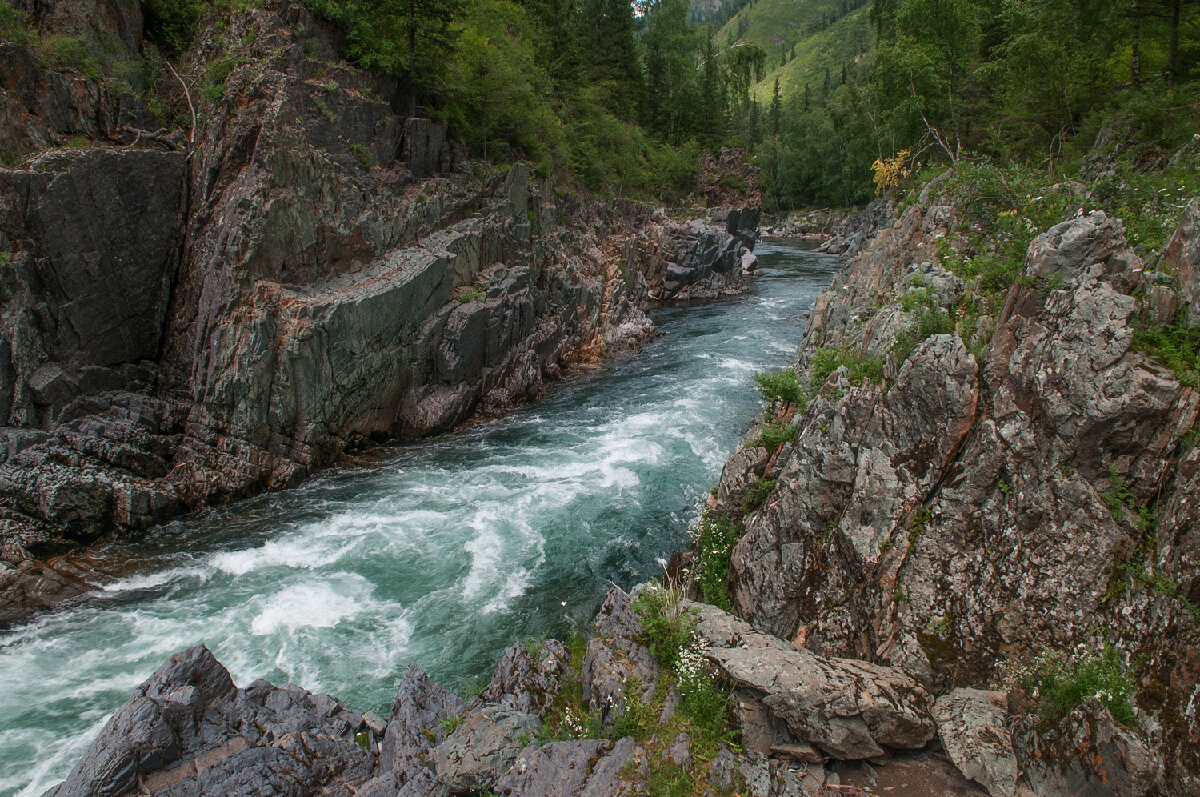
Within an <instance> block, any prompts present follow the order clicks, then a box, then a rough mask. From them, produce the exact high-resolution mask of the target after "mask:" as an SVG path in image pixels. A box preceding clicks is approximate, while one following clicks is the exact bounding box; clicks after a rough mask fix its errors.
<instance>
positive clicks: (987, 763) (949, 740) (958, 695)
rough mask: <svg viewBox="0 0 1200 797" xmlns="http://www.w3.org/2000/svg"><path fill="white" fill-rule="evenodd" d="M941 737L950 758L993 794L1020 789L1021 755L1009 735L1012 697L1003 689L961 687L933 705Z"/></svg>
mask: <svg viewBox="0 0 1200 797" xmlns="http://www.w3.org/2000/svg"><path fill="white" fill-rule="evenodd" d="M933 715H934V717H935V718H936V720H937V726H938V736H939V737H941V739H942V743H943V744H944V745H945V746H946V752H947V754H949V756H950V760H951V761H953V762H954V765H955V766H956V767H958V770H959V771H960V772H962V773H963V775H964V776H966V777H967V778H969V779H971V780H973V781H975V782H976V783H978V784H980V785H981V786H983V787H984V788H985V789H987V793H988V794H990V795H992V797H1013V795H1014V794H1016V792H1017V776H1018V775H1019V769H1018V766H1017V756H1016V754H1015V753H1014V752H1013V747H1012V739H1011V738H1010V736H1009V732H1008V725H1007V717H1008V698H1007V696H1006V695H1004V694H1002V693H1000V692H985V691H983V690H980V689H969V688H959V689H955V690H953V691H952V692H950V693H949V694H946V695H942V696H941V697H939V698H938V699H937V701H936V702H935V703H934V705H933Z"/></svg>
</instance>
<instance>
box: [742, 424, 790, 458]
mask: <svg viewBox="0 0 1200 797" xmlns="http://www.w3.org/2000/svg"><path fill="white" fill-rule="evenodd" d="M795 439H796V428H795V427H794V426H791V425H788V424H784V423H783V422H780V423H769V424H767V425H765V426H763V428H762V431H761V432H759V433H758V437H756V438H754V440H752V441H750V447H751V448H765V449H767V450H768V451H774V450H775V449H777V448H779V447H780V446H781V445H783V444H784V443H790V442H791V441H792V440H795Z"/></svg>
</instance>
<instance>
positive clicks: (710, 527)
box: [695, 482, 774, 611]
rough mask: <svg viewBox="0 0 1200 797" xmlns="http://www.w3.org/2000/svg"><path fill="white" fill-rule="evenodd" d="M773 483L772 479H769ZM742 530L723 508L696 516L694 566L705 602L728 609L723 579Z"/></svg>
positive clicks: (727, 590)
mask: <svg viewBox="0 0 1200 797" xmlns="http://www.w3.org/2000/svg"><path fill="white" fill-rule="evenodd" d="M772 486H774V482H772ZM741 533H742V530H741V529H740V528H738V525H737V524H736V523H734V522H733V521H732V520H731V519H730V518H729V516H728V515H727V514H725V513H724V512H705V513H704V515H703V516H702V517H701V518H700V527H699V530H698V532H697V538H696V548H697V550H698V551H699V554H700V560H699V562H698V563H697V567H696V573H695V578H696V585H697V586H698V587H699V588H700V593H701V594H702V595H703V596H704V601H705V602H706V603H711V604H712V605H713V606H716V607H717V608H720V609H724V610H725V611H730V610H731V608H732V604H731V603H730V600H729V589H728V585H727V581H728V578H729V562H730V559H731V558H732V556H733V546H734V544H735V543H736V542H737V540H738V537H739V536H741Z"/></svg>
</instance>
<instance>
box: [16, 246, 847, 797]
mask: <svg viewBox="0 0 1200 797" xmlns="http://www.w3.org/2000/svg"><path fill="white" fill-rule="evenodd" d="M757 253H758V255H759V257H760V265H761V268H762V276H760V277H759V278H757V279H755V280H753V281H752V282H751V286H752V292H751V293H750V294H749V295H748V296H746V297H742V298H739V299H734V300H729V301H722V302H716V303H713V304H709V305H703V306H693V307H686V308H682V307H681V308H670V309H665V310H661V311H659V312H657V313H656V314H655V322H656V323H657V324H658V326H659V328H660V329H661V330H662V331H663V332H664V333H666V334H665V336H664V337H662V338H660V339H658V340H656V341H655V342H653V343H652V344H650V345H649V346H647V347H646V348H645V349H644V350H643V351H642V352H641V353H640V354H638V355H637V356H635V357H631V358H627V359H622V360H619V361H617V362H614V363H611V364H609V365H607V366H605V367H601V368H599V369H597V370H595V371H592V372H590V373H588V374H587V375H585V376H582V377H578V378H574V379H570V380H567V381H566V382H564V383H562V384H560V385H558V386H556V387H555V389H554V390H553V391H552V392H551V394H550V395H549V396H548V397H547V398H546V399H544V400H542V401H540V402H538V403H537V404H534V405H532V406H529V407H526V408H524V409H522V410H520V411H518V412H516V413H514V414H512V415H510V416H508V417H505V418H503V419H501V420H497V421H492V422H487V423H482V424H479V425H476V426H474V427H472V428H470V429H467V430H465V431H462V432H459V433H455V434H451V435H447V436H444V437H441V438H438V439H436V440H433V441H429V442H425V443H422V444H420V445H418V446H414V447H411V448H399V449H395V450H391V451H388V452H386V453H385V455H384V456H383V457H382V458H381V459H380V460H379V463H378V464H377V465H375V466H373V467H366V468H356V469H347V470H339V471H334V472H330V473H327V474H325V475H323V476H321V477H319V478H316V479H314V480H312V481H311V482H309V483H308V484H306V485H305V486H303V487H300V488H298V489H294V490H288V491H284V492H279V493H274V494H271V495H266V496H262V497H260V498H257V499H254V500H250V501H247V502H244V503H241V504H238V505H235V506H232V507H228V508H223V509H219V510H213V511H208V512H205V513H203V514H201V515H200V516H197V517H192V518H188V519H186V520H183V521H179V522H176V523H172V524H170V525H168V526H165V527H163V528H162V529H160V530H159V531H158V532H156V533H155V534H153V535H152V536H151V537H150V538H149V539H147V540H143V541H142V542H141V543H139V544H136V545H128V546H122V547H121V548H120V549H114V550H113V551H111V552H109V554H110V556H109V558H112V559H115V560H119V561H121V562H122V568H123V571H124V572H126V573H128V575H126V576H124V577H123V578H122V579H120V580H118V581H116V582H113V583H110V584H108V585H107V586H106V587H105V588H104V589H103V591H101V592H99V593H97V594H95V595H93V596H91V597H89V598H88V599H87V600H86V601H85V602H84V603H83V604H82V605H77V606H73V607H71V608H69V609H66V610H64V611H61V612H58V613H55V614H50V615H47V616H44V617H40V618H39V619H37V620H36V621H35V622H32V623H30V624H28V625H26V626H22V627H20V628H17V629H15V630H13V631H10V632H7V633H4V634H0V685H2V688H0V795H13V794H19V795H22V797H24V796H25V795H40V794H41V793H42V792H43V791H44V790H45V789H46V788H47V787H49V786H51V785H53V784H54V783H55V782H57V781H59V780H61V779H62V778H63V777H64V776H65V775H66V773H67V772H68V771H69V769H70V767H71V766H72V764H73V763H74V761H75V760H76V759H78V758H79V756H80V755H81V754H82V753H83V751H84V750H85V749H86V747H87V745H88V743H90V741H91V739H92V738H94V736H95V735H96V734H97V733H98V732H99V731H100V728H101V727H102V726H103V724H104V722H105V721H106V719H107V717H108V715H109V714H110V713H111V712H112V711H113V710H114V709H115V708H117V707H118V706H119V705H121V703H123V702H124V701H125V700H126V699H127V698H128V696H129V693H130V691H131V690H132V689H133V688H134V687H136V686H137V685H138V684H139V683H140V682H141V681H143V680H144V679H145V678H146V677H147V676H148V675H149V674H150V673H151V672H153V670H154V669H155V668H156V667H157V666H158V665H159V664H161V663H162V662H163V661H164V660H165V659H166V658H167V657H168V656H170V655H171V654H172V653H174V652H176V651H178V650H180V649H182V648H184V647H186V646H188V645H192V644H195V643H197V642H203V643H204V644H206V645H208V647H209V648H210V649H211V650H212V651H213V652H214V653H215V654H216V656H217V658H218V659H220V660H221V661H222V662H223V663H224V664H225V665H226V666H227V667H228V668H229V669H230V671H231V672H232V673H233V677H234V680H235V681H236V682H237V683H238V684H246V683H248V682H250V681H251V680H253V679H255V678H260V677H262V678H267V679H269V680H271V681H274V682H277V683H281V682H284V681H292V682H294V683H297V684H300V685H301V686H304V687H306V688H307V689H310V690H312V691H316V692H328V693H330V694H333V695H336V696H337V697H339V698H341V699H342V701H343V702H344V703H346V704H347V705H349V706H350V707H351V708H354V709H357V710H360V711H365V710H367V709H374V710H376V711H379V712H380V713H381V714H384V715H385V716H386V714H387V707H388V706H389V705H390V701H391V697H392V692H393V690H394V683H395V680H396V679H397V677H398V676H399V674H400V672H401V671H402V670H403V669H404V667H406V666H407V665H408V664H409V663H410V662H414V661H415V662H418V663H420V664H421V665H422V666H423V667H424V668H425V669H426V670H428V671H429V672H430V673H431V675H433V676H434V677H435V678H436V679H438V680H440V681H442V682H443V683H446V684H448V685H451V686H463V685H466V684H467V683H468V682H469V681H470V680H471V679H479V678H483V677H486V675H487V673H489V672H490V670H491V668H492V666H493V665H494V664H495V662H496V660H497V658H498V656H499V654H500V652H501V651H502V650H503V649H504V648H505V647H507V646H508V645H509V644H511V643H512V642H513V641H514V640H516V639H523V638H527V637H538V636H541V635H543V634H550V635H561V634H563V633H565V632H566V631H567V630H568V629H569V628H570V627H571V626H572V625H575V626H577V627H581V626H582V625H583V624H584V623H585V622H586V621H587V619H588V618H589V617H590V616H591V614H592V613H593V612H594V611H595V609H596V608H597V606H598V603H599V601H600V599H601V598H602V597H603V594H604V591H605V590H606V588H607V585H608V584H609V583H610V582H612V583H616V584H619V585H621V586H624V587H629V586H631V585H632V584H634V583H637V582H638V581H641V580H644V579H646V578H648V577H651V576H655V575H658V574H659V573H661V571H662V565H663V562H664V560H665V559H666V558H668V557H669V556H670V555H671V553H672V552H673V551H675V550H676V549H678V548H680V547H683V545H684V544H685V540H686V530H687V525H688V523H689V521H690V520H691V519H692V517H694V514H695V509H694V507H695V506H696V504H697V502H699V501H700V500H701V499H702V498H703V497H704V495H705V494H706V493H707V491H708V489H709V487H710V486H711V485H712V484H714V483H715V482H716V480H717V478H718V476H719V475H720V471H721V466H722V464H723V463H724V461H725V459H726V457H727V456H728V455H729V453H730V452H731V451H732V449H733V448H734V446H736V445H737V442H738V439H739V437H740V435H741V433H742V432H743V430H744V429H745V427H746V425H747V423H748V422H749V420H750V418H751V416H752V415H753V414H754V412H755V411H756V409H757V407H758V399H757V394H756V391H755V389H754V384H753V381H752V378H751V377H752V374H753V373H754V371H755V370H761V369H764V368H768V367H778V366H780V365H782V364H785V363H786V362H787V361H788V360H789V358H790V356H791V353H792V351H793V349H794V347H795V345H796V343H797V342H798V340H799V336H800V333H801V330H802V314H803V313H804V312H805V311H807V309H808V308H809V306H810V305H811V303H812V301H813V299H814V298H815V297H816V295H817V293H818V292H820V291H821V290H822V289H823V288H824V287H825V286H827V285H828V284H829V280H830V276H831V275H832V273H833V272H834V270H836V268H837V266H838V262H837V260H836V259H834V258H830V257H828V256H822V255H815V254H811V253H807V252H803V251H801V250H800V249H799V248H798V247H796V246H795V245H793V244H790V243H786V242H780V241H764V242H761V243H760V244H759V246H758V249H757Z"/></svg>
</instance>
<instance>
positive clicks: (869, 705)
mask: <svg viewBox="0 0 1200 797" xmlns="http://www.w3.org/2000/svg"><path fill="white" fill-rule="evenodd" d="M683 606H684V607H685V608H688V609H692V610H694V611H695V613H696V617H697V632H698V633H699V634H700V635H701V636H702V637H703V638H704V639H705V640H706V641H707V643H708V647H707V649H706V653H705V655H707V656H708V658H709V659H710V660H711V661H712V662H713V663H714V664H716V665H717V666H718V667H719V668H720V669H721V671H722V672H723V673H724V674H725V675H726V676H728V677H729V678H730V680H732V681H733V682H734V683H735V684H737V685H738V686H739V687H742V688H745V689H749V690H753V691H754V692H756V693H757V694H758V695H760V696H761V697H760V700H761V701H762V704H763V705H764V706H766V707H767V708H768V709H769V710H770V711H771V713H772V714H773V715H774V716H775V717H777V718H778V719H780V720H782V721H783V722H785V723H786V724H787V727H788V729H789V730H790V731H791V732H792V733H793V734H795V736H796V737H797V738H798V739H800V740H802V741H806V742H811V743H812V744H814V745H816V746H817V747H820V748H821V749H822V750H823V751H824V752H826V753H827V754H829V755H831V756H834V757H835V758H843V759H857V758H873V757H875V756H878V755H881V754H882V753H883V747H884V746H887V747H895V748H907V749H915V748H920V747H923V746H924V745H925V743H926V742H928V741H929V740H930V739H931V738H933V735H934V733H935V732H936V727H935V725H934V722H933V717H932V716H931V713H930V709H931V707H932V702H933V701H932V700H931V699H930V697H929V695H928V694H926V692H925V690H924V689H922V688H921V686H920V684H918V683H917V682H916V681H915V680H913V679H912V678H910V677H909V676H907V675H905V674H904V673H903V672H902V671H900V670H898V669H896V668H894V667H881V666H879V665H875V664H870V663H868V662H864V661H851V660H847V659H829V658H824V657H821V656H815V655H813V654H812V653H810V652H809V651H807V650H803V649H798V648H796V647H794V646H792V645H789V644H788V643H786V642H783V641H782V640H779V639H777V638H775V637H772V636H770V635H767V634H763V633H760V632H758V631H755V630H754V629H753V628H752V627H751V626H750V625H749V624H748V623H746V622H744V621H742V620H739V619H737V618H736V617H733V616H732V615H729V614H726V613H725V612H723V611H721V610H720V609H717V608H715V607H712V606H707V605H705V604H692V603H690V602H686V601H685V602H684V603H683Z"/></svg>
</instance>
